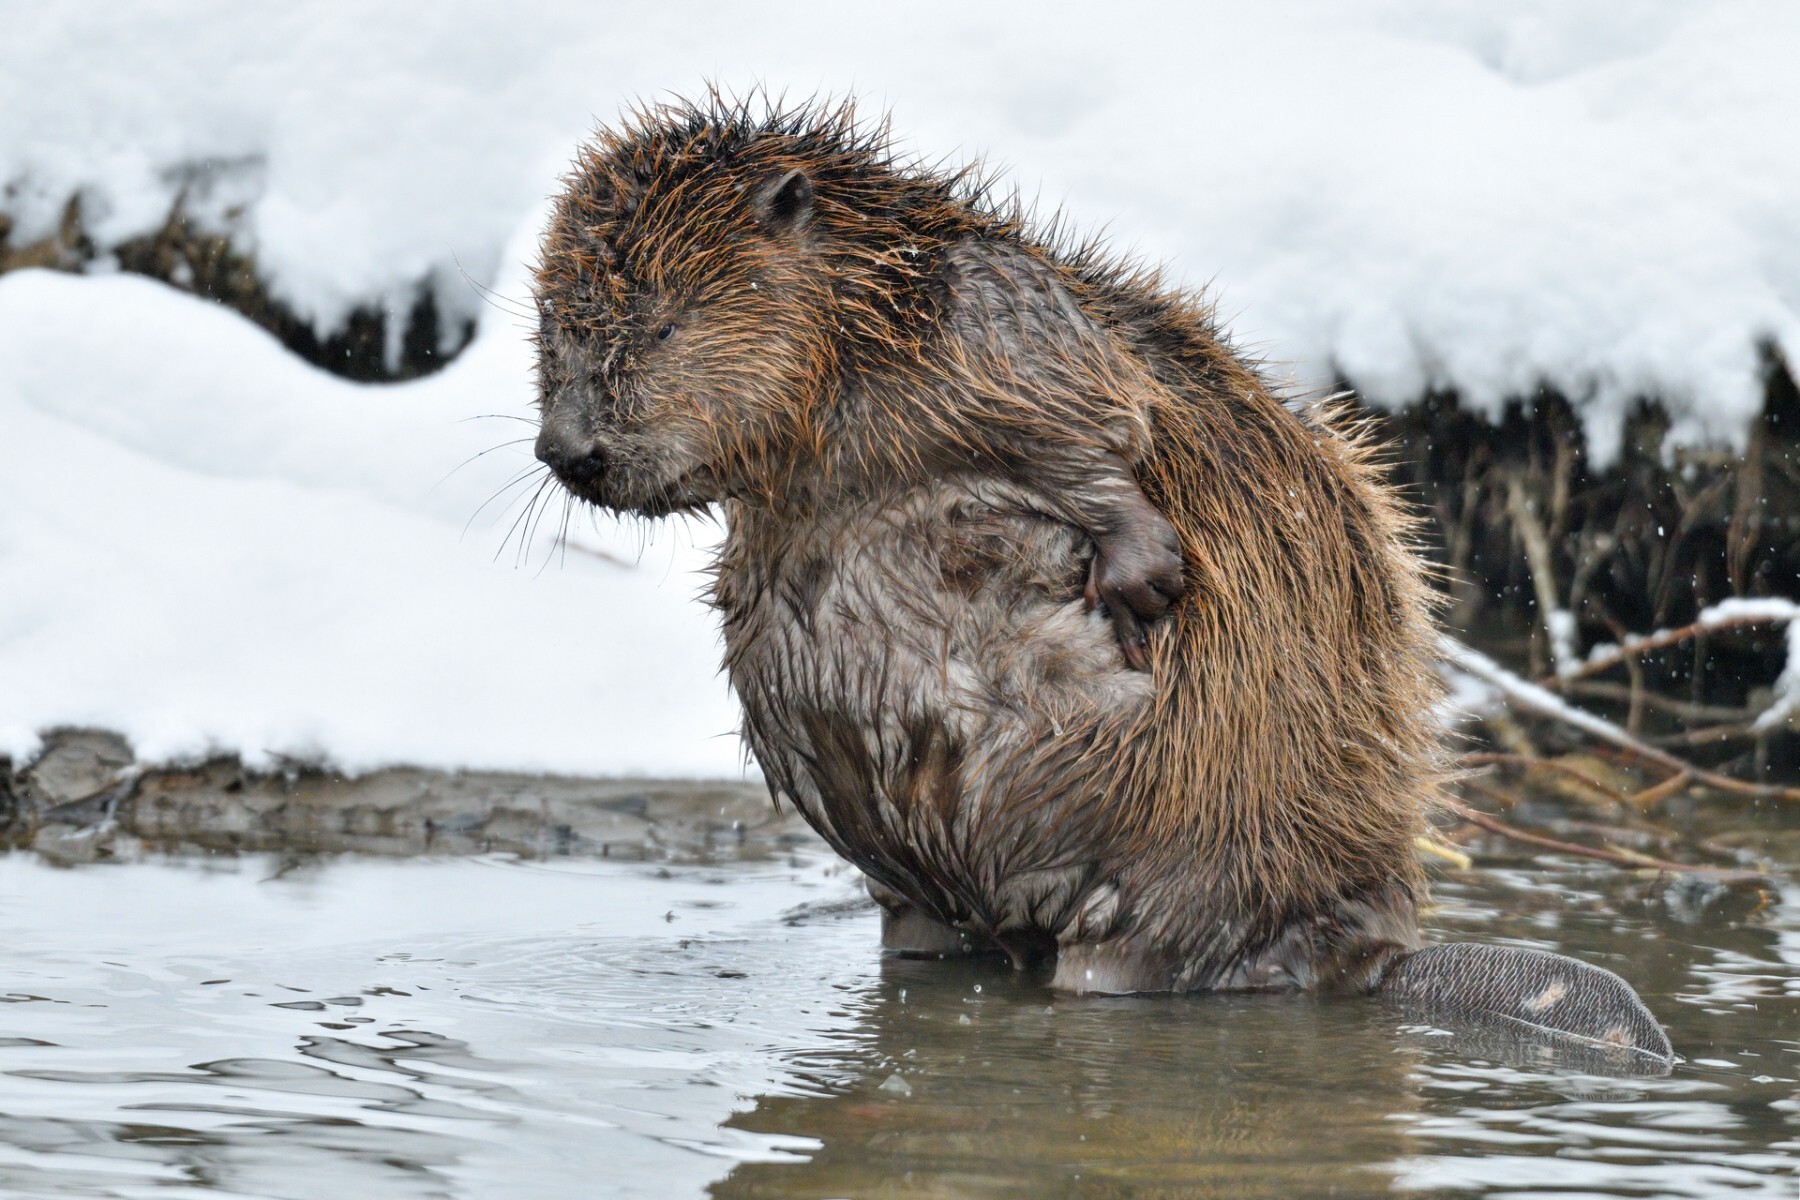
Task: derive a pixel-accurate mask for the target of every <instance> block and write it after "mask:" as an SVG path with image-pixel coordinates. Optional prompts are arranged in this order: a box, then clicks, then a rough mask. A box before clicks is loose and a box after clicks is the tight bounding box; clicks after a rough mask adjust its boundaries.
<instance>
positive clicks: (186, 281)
mask: <svg viewBox="0 0 1800 1200" xmlns="http://www.w3.org/2000/svg"><path fill="white" fill-rule="evenodd" d="M237 215H239V214H237V213H236V212H235V211H233V210H227V211H226V212H225V213H224V216H225V217H226V218H227V222H229V220H230V219H231V218H234V217H236V216H237ZM12 232H13V222H12V221H11V220H10V219H9V218H8V217H7V215H6V213H5V212H4V211H3V210H0V274H3V273H5V272H6V271H11V270H17V269H20V268H24V267H44V268H48V269H50V270H57V271H87V270H90V269H92V268H93V267H94V266H95V265H96V264H97V263H99V262H101V261H103V260H104V261H106V262H108V263H109V264H116V265H117V267H118V269H119V270H122V271H126V272H129V273H131V274H134V275H147V276H149V277H150V278H152V279H159V280H161V281H162V282H164V283H167V284H169V285H171V286H173V287H177V288H180V289H181V290H182V291H185V292H192V293H193V294H194V295H197V296H204V297H206V298H207V299H209V300H216V301H218V302H219V303H220V304H223V305H225V306H226V307H227V308H230V309H234V310H235V311H237V312H239V313H242V314H243V315H244V316H245V317H248V318H249V319H250V320H251V321H254V322H255V323H256V324H258V325H260V326H262V327H263V328H264V329H266V330H268V331H269V332H270V333H272V334H274V335H275V337H276V338H277V339H279V340H280V342H281V344H282V345H284V346H286V347H287V348H288V349H289V350H291V351H293V352H294V353H295V354H297V355H299V356H300V357H301V358H303V359H305V360H306V361H307V362H310V363H312V364H314V365H315V366H318V367H322V368H324V369H325V370H327V371H330V372H331V373H332V374H334V375H342V376H343V377H345V378H346V379H354V380H357V381H359V382H370V383H373V382H397V381H399V380H403V379H414V378H417V377H418V376H420V375H429V374H430V373H431V372H433V371H435V370H437V369H438V368H439V367H441V366H443V365H444V364H445V363H446V362H448V361H449V359H451V358H453V357H454V356H455V354H456V353H457V352H458V351H460V350H461V349H462V348H463V347H464V346H466V345H468V343H469V339H470V338H472V337H473V336H474V335H475V328H474V325H473V324H471V323H468V322H464V323H462V325H461V326H460V327H459V328H457V329H455V330H450V331H446V330H445V329H444V328H443V318H442V316H441V314H440V313H439V312H438V307H437V302H436V300H435V299H434V298H433V293H432V289H431V287H430V286H429V283H428V281H423V280H422V281H420V282H419V283H418V284H417V285H416V286H415V287H414V288H413V289H412V296H411V298H410V300H409V301H407V302H405V303H404V304H397V305H394V306H393V309H394V311H395V312H400V311H404V312H405V313H406V317H405V320H406V328H405V330H404V332H403V333H402V334H401V339H400V354H399V358H398V361H396V362H393V363H390V362H389V361H388V359H387V353H386V347H387V339H388V321H389V313H388V306H387V305H382V304H365V305H362V306H360V307H358V308H356V309H355V310H354V311H353V312H351V314H350V317H349V320H348V321H346V322H345V324H344V327H343V328H342V329H339V330H337V331H336V332H333V333H329V334H325V335H321V334H320V333H319V332H318V331H317V330H316V329H314V328H313V326H312V324H311V322H309V321H306V320H303V319H301V318H300V317H299V316H297V315H295V314H294V312H292V311H291V310H290V309H288V308H287V307H286V306H284V305H283V304H282V303H281V302H280V301H278V300H276V299H275V298H274V297H273V296H271V295H270V293H269V290H268V287H267V285H266V283H265V282H264V281H263V280H262V279H261V278H259V277H258V275H257V272H256V263H255V260H254V259H253V258H251V257H250V256H249V255H247V254H245V253H244V252H243V251H242V250H240V249H239V248H237V246H235V245H234V244H233V241H232V238H231V235H230V233H229V232H227V231H222V230H220V229H217V228H214V227H213V226H212V225H211V224H209V223H208V222H206V221H203V220H201V219H200V218H199V217H197V216H196V215H195V214H194V213H193V212H191V211H190V210H189V208H188V206H187V205H186V203H185V202H184V201H182V200H178V201H177V202H176V204H175V207H174V208H173V209H171V210H170V212H169V216H168V219H167V220H166V221H164V222H163V224H162V227H161V228H159V229H157V230H156V231H155V232H153V233H147V234H142V235H140V236H138V237H134V238H130V239H128V240H126V241H124V242H121V243H118V244H117V245H109V246H100V245H98V244H96V243H95V241H94V240H93V238H92V237H91V236H90V235H89V234H88V231H87V228H86V224H85V223H84V221H83V219H82V200H81V197H80V196H75V197H73V198H71V199H70V200H69V202H68V204H67V205H65V206H64V209H63V217H62V221H61V223H60V225H59V226H58V228H57V230H56V232H55V233H54V234H52V235H51V236H49V237H46V238H40V239H38V240H35V241H32V242H15V240H14V239H13V238H12V236H11V235H12ZM446 333H448V334H449V335H450V336H448V337H446V336H445V335H446ZM443 346H448V347H449V348H450V349H449V350H448V351H447V352H444V351H441V350H440V347H443Z"/></svg>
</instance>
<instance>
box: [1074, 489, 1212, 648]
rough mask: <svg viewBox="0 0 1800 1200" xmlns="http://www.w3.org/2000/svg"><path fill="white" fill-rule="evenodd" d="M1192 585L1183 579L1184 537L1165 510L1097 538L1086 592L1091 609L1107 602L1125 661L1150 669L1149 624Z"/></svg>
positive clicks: (1107, 608)
mask: <svg viewBox="0 0 1800 1200" xmlns="http://www.w3.org/2000/svg"><path fill="white" fill-rule="evenodd" d="M1186 588H1187V582H1186V580H1185V579H1184V578H1183V577H1182V561H1181V541H1180V539H1179V538H1178V537H1177V536H1176V534H1175V527H1174V526H1173V525H1171V524H1169V522H1168V520H1167V519H1166V518H1164V517H1163V515H1162V514H1161V513H1157V512H1155V511H1154V510H1151V512H1150V513H1148V514H1146V515H1145V516H1144V517H1142V518H1140V519H1138V520H1135V521H1133V522H1132V523H1131V524H1129V525H1127V526H1125V527H1123V528H1121V529H1119V530H1116V531H1114V532H1112V533H1106V534H1099V535H1097V536H1095V538H1094V564H1093V566H1092V568H1090V569H1089V571H1088V581H1087V588H1086V590H1085V591H1084V593H1083V594H1084V595H1085V596H1086V598H1087V605H1088V608H1090V609H1092V608H1096V607H1099V606H1100V605H1105V606H1106V614H1107V616H1109V617H1110V618H1112V623H1113V630H1114V631H1115V632H1116V633H1117V634H1118V635H1119V648H1120V649H1121V650H1123V651H1124V652H1125V661H1126V662H1128V663H1130V664H1131V665H1132V666H1133V667H1134V668H1136V669H1137V670H1139V671H1147V670H1149V669H1150V651H1149V639H1148V635H1147V634H1146V631H1145V627H1146V626H1147V625H1149V624H1150V622H1152V621H1155V620H1157V619H1158V618H1160V617H1162V616H1163V615H1164V614H1166V613H1167V612H1168V611H1169V607H1170V606H1171V605H1173V604H1174V603H1175V601H1177V600H1179V599H1180V598H1181V593H1182V592H1183V591H1185V590H1186Z"/></svg>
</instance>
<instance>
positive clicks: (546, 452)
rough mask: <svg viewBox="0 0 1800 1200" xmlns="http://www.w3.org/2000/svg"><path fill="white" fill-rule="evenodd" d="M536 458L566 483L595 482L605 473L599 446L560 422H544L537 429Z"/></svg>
mask: <svg viewBox="0 0 1800 1200" xmlns="http://www.w3.org/2000/svg"><path fill="white" fill-rule="evenodd" d="M537 456H538V461H539V462H542V463H544V464H545V465H546V466H548V467H549V468H550V469H551V470H552V471H554V472H556V476H557V478H559V479H561V480H563V481H564V482H565V483H598V482H599V481H600V477H601V476H603V475H605V474H606V451H605V449H604V448H602V447H601V445H600V443H599V442H597V441H595V440H594V439H593V437H592V436H590V435H588V434H586V433H583V432H580V431H579V430H576V429H571V428H570V427H569V426H568V425H567V424H565V423H563V422H561V421H546V422H544V424H543V427H542V428H540V429H539V430H538V436H537Z"/></svg>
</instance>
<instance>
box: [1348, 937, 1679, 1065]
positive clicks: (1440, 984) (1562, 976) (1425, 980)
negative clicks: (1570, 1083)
mask: <svg viewBox="0 0 1800 1200" xmlns="http://www.w3.org/2000/svg"><path fill="white" fill-rule="evenodd" d="M1375 994H1376V995H1378V996H1382V997H1384V998H1386V999H1389V1000H1393V1001H1396V1002H1398V1003H1399V1004H1401V1005H1402V1006H1403V1007H1405V1008H1406V1009H1408V1010H1410V1011H1414V1012H1417V1013H1418V1014H1419V1015H1421V1016H1423V1017H1426V1018H1435V1017H1447V1018H1451V1019H1455V1018H1464V1019H1473V1020H1474V1021H1475V1022H1476V1023H1478V1024H1481V1025H1485V1026H1488V1027H1490V1029H1492V1030H1493V1031H1494V1032H1499V1033H1504V1034H1511V1035H1516V1038H1517V1040H1518V1041H1519V1042H1520V1043H1522V1044H1528V1045H1533V1046H1539V1047H1543V1048H1545V1049H1549V1050H1551V1051H1552V1053H1553V1054H1554V1051H1555V1050H1556V1048H1557V1047H1558V1046H1559V1045H1560V1046H1569V1047H1570V1048H1571V1049H1574V1050H1576V1054H1575V1055H1574V1057H1576V1058H1581V1059H1583V1060H1584V1061H1585V1060H1587V1059H1590V1058H1595V1057H1596V1055H1595V1054H1594V1053H1592V1052H1598V1059H1600V1060H1604V1063H1603V1065H1604V1066H1605V1067H1608V1068H1611V1070H1613V1071H1618V1070H1621V1069H1623V1070H1625V1071H1627V1072H1628V1073H1631V1074H1661V1073H1663V1072H1666V1071H1667V1070H1668V1069H1669V1068H1670V1066H1672V1065H1673V1064H1674V1062H1675V1051H1674V1049H1673V1048H1672V1047H1671V1046H1670V1045H1669V1037H1668V1035H1667V1034H1666V1033H1664V1032H1663V1029H1662V1026H1660V1025H1658V1024H1657V1023H1656V1018H1655V1017H1653V1016H1651V1015H1650V1010H1649V1009H1648V1008H1646V1007H1644V1002H1643V1001H1642V1000H1640V999H1638V994H1637V993H1636V992H1634V991H1632V990H1631V985H1630V984H1628V983H1626V982H1625V981H1624V980H1623V979H1620V978H1619V977H1618V976H1617V975H1614V974H1613V973H1612V972H1611V971H1608V970H1606V969H1604V968H1602V967H1596V966H1594V965H1592V964H1591V963H1584V962H1581V961H1579V960H1578V959H1573V958H1569V957H1567V956H1566V955H1562V954H1551V953H1549V952H1548V951H1544V950H1525V949H1520V948H1518V947H1515V946H1488V945H1480V944H1476V943H1473V942H1450V943H1446V944H1443V945H1437V946H1427V947H1426V948H1425V949H1423V950H1420V951H1418V952H1416V953H1414V954H1410V955H1407V956H1406V957H1405V958H1402V959H1400V960H1398V962H1397V963H1396V964H1395V965H1394V966H1393V967H1392V968H1390V969H1389V971H1388V972H1387V974H1386V976H1385V977H1384V978H1383V979H1382V980H1381V982H1380V983H1378V984H1377V985H1376V987H1375ZM1571 1044H1572V1045H1571Z"/></svg>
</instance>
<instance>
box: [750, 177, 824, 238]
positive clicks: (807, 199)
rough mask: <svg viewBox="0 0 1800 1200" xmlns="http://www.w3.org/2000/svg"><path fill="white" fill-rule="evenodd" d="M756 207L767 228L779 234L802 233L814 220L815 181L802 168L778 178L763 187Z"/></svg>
mask: <svg viewBox="0 0 1800 1200" xmlns="http://www.w3.org/2000/svg"><path fill="white" fill-rule="evenodd" d="M756 208H757V215H758V216H759V217H760V218H761V220H762V223H763V225H764V226H765V227H766V228H768V229H770V230H772V231H776V232H787V231H793V230H798V229H800V228H801V227H802V226H804V225H805V224H806V222H807V221H808V220H809V219H811V217H812V211H813V186H812V180H810V179H808V178H807V177H806V172H805V171H801V170H798V169H796V170H792V171H788V172H786V173H784V174H781V175H777V176H776V177H775V178H774V179H772V180H770V181H769V182H768V183H767V184H765V185H763V188H762V191H761V192H760V194H759V195H758V196H757V201H756Z"/></svg>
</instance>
